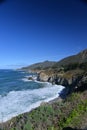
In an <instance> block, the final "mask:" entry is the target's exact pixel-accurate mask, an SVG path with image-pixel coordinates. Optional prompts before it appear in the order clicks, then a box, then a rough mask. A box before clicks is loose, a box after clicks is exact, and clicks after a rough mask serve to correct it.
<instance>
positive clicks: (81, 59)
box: [22, 49, 87, 70]
mask: <svg viewBox="0 0 87 130" xmlns="http://www.w3.org/2000/svg"><path fill="white" fill-rule="evenodd" d="M85 62H87V49H85V50H83V51H81V52H80V53H78V54H76V55H73V56H69V57H66V58H64V59H62V60H60V61H58V62H54V61H44V62H39V63H36V64H32V65H30V66H27V67H23V68H22V69H23V70H43V69H47V68H55V67H61V66H65V65H69V64H74V63H78V64H81V63H85Z"/></svg>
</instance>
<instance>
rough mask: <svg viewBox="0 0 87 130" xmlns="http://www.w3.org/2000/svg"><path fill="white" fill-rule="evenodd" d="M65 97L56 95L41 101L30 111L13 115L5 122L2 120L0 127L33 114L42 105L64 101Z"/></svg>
mask: <svg viewBox="0 0 87 130" xmlns="http://www.w3.org/2000/svg"><path fill="white" fill-rule="evenodd" d="M62 101H63V99H62V98H61V97H56V98H55V99H52V100H50V101H48V102H44V101H43V102H41V103H40V105H39V106H37V107H35V108H32V109H31V110H30V111H27V112H24V113H22V114H18V115H17V116H14V117H12V118H11V119H9V120H7V121H5V122H0V128H1V127H2V126H4V127H6V126H9V127H10V126H11V124H12V122H14V121H15V120H16V119H18V118H19V117H25V116H27V115H28V114H31V113H32V112H33V111H36V110H38V109H39V108H40V107H41V106H45V105H52V104H53V103H59V102H62Z"/></svg>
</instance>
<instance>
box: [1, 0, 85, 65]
mask: <svg viewBox="0 0 87 130" xmlns="http://www.w3.org/2000/svg"><path fill="white" fill-rule="evenodd" d="M0 1H2V2H0V68H15V67H16V68H17V67H19V66H25V65H29V64H32V63H36V62H41V61H44V60H51V61H54V60H55V61H58V60H60V59H62V58H64V57H66V56H69V55H73V54H76V53H78V52H79V51H81V50H83V49H86V48H87V3H85V2H82V1H81V0H0Z"/></svg>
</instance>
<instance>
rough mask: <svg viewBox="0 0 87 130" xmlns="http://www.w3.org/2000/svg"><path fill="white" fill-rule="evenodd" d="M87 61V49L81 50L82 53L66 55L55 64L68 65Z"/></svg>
mask: <svg viewBox="0 0 87 130" xmlns="http://www.w3.org/2000/svg"><path fill="white" fill-rule="evenodd" d="M84 62H87V49H85V50H83V51H81V52H80V53H78V54H76V55H73V56H69V57H66V58H64V59H62V60H60V61H58V62H57V63H56V64H55V65H54V66H59V67H60V66H62V65H68V64H73V63H84Z"/></svg>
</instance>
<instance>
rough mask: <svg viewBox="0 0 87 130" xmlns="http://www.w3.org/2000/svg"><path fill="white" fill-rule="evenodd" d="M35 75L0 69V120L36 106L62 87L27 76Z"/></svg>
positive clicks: (55, 95)
mask: <svg viewBox="0 0 87 130" xmlns="http://www.w3.org/2000/svg"><path fill="white" fill-rule="evenodd" d="M31 75H33V76H36V75H35V74H31V73H28V72H24V71H17V70H0V122H5V121H7V120H9V119H11V118H12V117H14V116H17V115H19V114H21V113H24V112H27V111H30V110H31V109H33V108H35V107H38V106H39V105H40V104H41V102H44V101H50V100H52V99H54V98H56V97H58V95H59V93H60V91H62V89H63V88H64V87H63V86H60V85H52V84H50V83H43V82H37V81H29V80H27V77H29V76H31Z"/></svg>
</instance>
